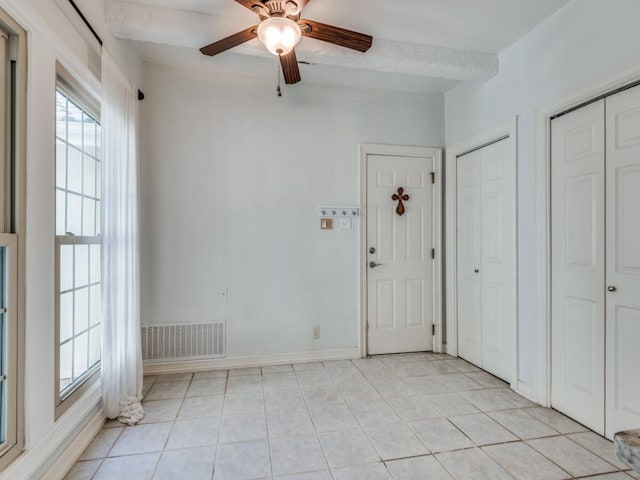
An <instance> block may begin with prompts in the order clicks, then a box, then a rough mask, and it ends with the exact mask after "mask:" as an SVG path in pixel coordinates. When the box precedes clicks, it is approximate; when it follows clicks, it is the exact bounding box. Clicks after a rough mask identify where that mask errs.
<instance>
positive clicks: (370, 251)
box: [369, 247, 376, 255]
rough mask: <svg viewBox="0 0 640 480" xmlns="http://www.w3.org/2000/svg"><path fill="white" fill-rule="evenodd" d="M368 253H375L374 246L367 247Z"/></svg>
mask: <svg viewBox="0 0 640 480" xmlns="http://www.w3.org/2000/svg"><path fill="white" fill-rule="evenodd" d="M369 253H370V254H371V255H373V254H374V253H376V249H375V248H374V247H371V248H370V249H369Z"/></svg>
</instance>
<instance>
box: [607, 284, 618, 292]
mask: <svg viewBox="0 0 640 480" xmlns="http://www.w3.org/2000/svg"><path fill="white" fill-rule="evenodd" d="M607 290H608V291H610V292H617V291H618V289H617V288H616V287H614V286H613V285H610V286H608V287H607Z"/></svg>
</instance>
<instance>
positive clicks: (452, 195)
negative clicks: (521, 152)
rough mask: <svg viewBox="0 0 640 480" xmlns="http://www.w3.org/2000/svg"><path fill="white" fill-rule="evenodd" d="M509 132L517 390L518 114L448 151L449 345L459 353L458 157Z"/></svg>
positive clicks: (449, 349)
mask: <svg viewBox="0 0 640 480" xmlns="http://www.w3.org/2000/svg"><path fill="white" fill-rule="evenodd" d="M505 136H509V138H510V139H511V162H512V165H513V170H512V172H511V176H512V179H510V182H509V185H510V187H511V188H510V191H509V199H510V200H511V202H512V203H513V204H514V208H515V211H514V214H515V224H514V228H513V232H512V237H511V243H512V247H513V254H514V272H513V282H514V284H515V285H516V287H515V290H514V292H513V293H514V299H513V300H514V301H513V307H512V317H513V318H514V319H515V322H514V328H513V331H512V351H511V355H512V356H513V358H512V361H511V364H512V366H513V367H512V371H511V379H510V380H511V388H512V389H514V390H517V388H518V386H517V380H518V358H519V355H518V288H517V283H518V282H517V280H518V206H517V199H518V196H517V184H518V170H517V168H518V167H517V165H518V117H517V116H516V117H514V118H513V120H512V121H511V122H509V123H505V124H503V125H499V126H497V127H495V128H493V129H492V130H489V131H486V132H483V133H480V134H477V135H474V136H472V137H469V138H467V139H465V140H462V141H460V142H458V143H456V144H454V145H451V146H449V147H447V151H446V162H447V165H446V170H445V175H446V187H445V211H446V216H445V222H446V227H445V228H446V230H445V238H446V240H447V252H446V287H447V296H446V312H447V320H446V322H447V346H446V350H447V353H448V354H449V355H452V356H454V357H457V356H458V268H457V266H458V258H457V248H456V245H457V244H458V227H457V226H458V216H457V205H456V204H457V195H458V175H457V168H456V165H457V160H458V157H459V156H460V155H462V154H464V153H466V152H469V151H470V150H474V149H476V148H478V147H481V146H483V145H486V144H488V143H491V142H493V141H495V140H498V139H500V138H502V137H505Z"/></svg>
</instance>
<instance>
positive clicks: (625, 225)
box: [606, 87, 640, 438]
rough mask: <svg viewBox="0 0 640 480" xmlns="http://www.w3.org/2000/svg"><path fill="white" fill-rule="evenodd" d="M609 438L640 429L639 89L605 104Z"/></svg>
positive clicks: (609, 100) (613, 98) (623, 93)
mask: <svg viewBox="0 0 640 480" xmlns="http://www.w3.org/2000/svg"><path fill="white" fill-rule="evenodd" d="M606 168H607V207H606V210H607V286H608V290H610V291H608V293H607V294H606V295H607V317H606V318H607V320H606V324H607V326H606V328H607V344H606V360H607V367H606V369H607V376H606V385H607V398H606V406H607V408H606V412H607V415H606V426H607V436H608V437H610V438H611V437H612V436H613V435H614V434H615V433H616V432H618V431H620V430H628V429H631V428H640V371H639V370H638V367H639V366H640V347H639V345H638V342H639V341H640V87H635V88H633V89H630V90H627V91H625V92H622V93H619V94H617V95H613V96H611V97H609V98H607V167H606Z"/></svg>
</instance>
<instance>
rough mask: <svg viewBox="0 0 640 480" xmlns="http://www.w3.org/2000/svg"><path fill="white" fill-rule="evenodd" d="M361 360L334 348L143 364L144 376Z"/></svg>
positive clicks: (355, 350) (357, 350) (353, 352)
mask: <svg viewBox="0 0 640 480" xmlns="http://www.w3.org/2000/svg"><path fill="white" fill-rule="evenodd" d="M353 358H361V355H360V348H358V347H353V348H334V349H330V350H312V351H308V352H297V353H274V354H269V355H251V356H246V357H229V358H211V359H205V360H179V361H174V362H145V364H144V373H145V375H159V374H166V373H187V372H202V371H207V370H226V369H229V368H249V367H266V366H269V365H280V364H285V363H308V362H321V361H328V360H349V359H353Z"/></svg>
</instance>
